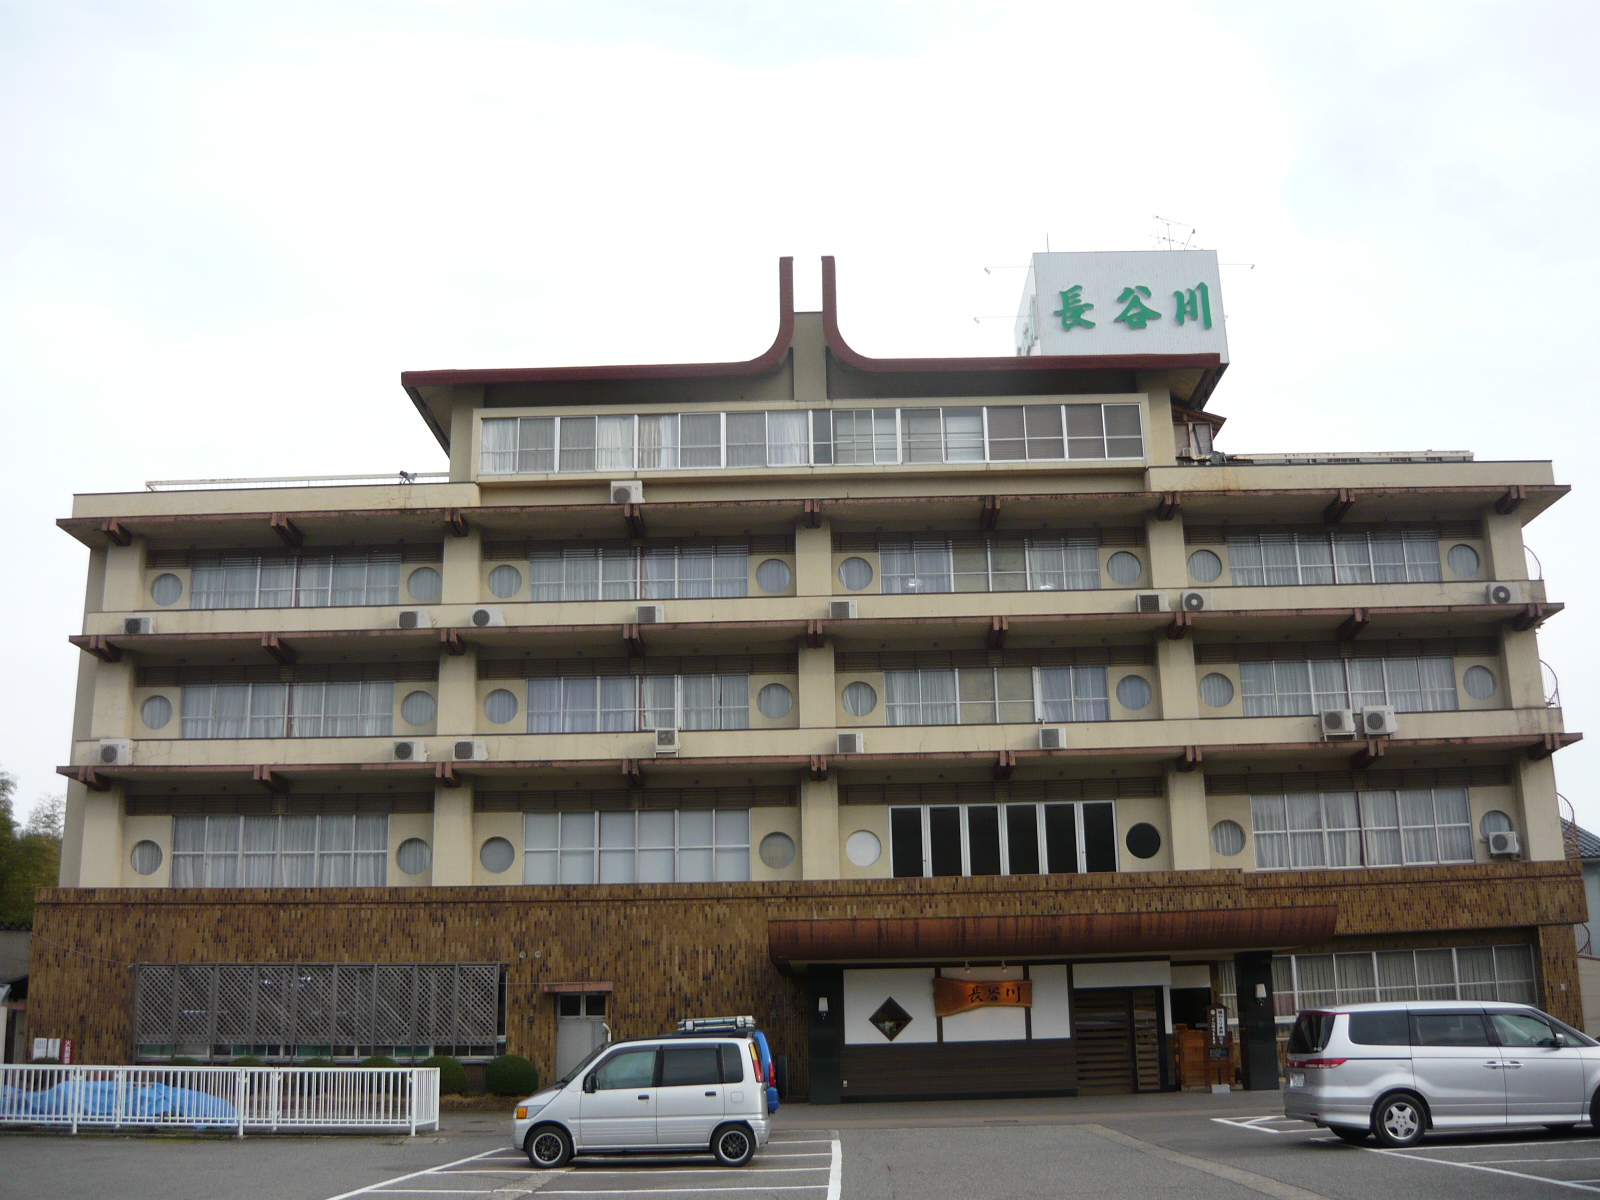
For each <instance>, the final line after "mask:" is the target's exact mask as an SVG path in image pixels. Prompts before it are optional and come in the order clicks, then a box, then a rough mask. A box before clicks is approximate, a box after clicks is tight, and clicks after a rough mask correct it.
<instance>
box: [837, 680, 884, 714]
mask: <svg viewBox="0 0 1600 1200" xmlns="http://www.w3.org/2000/svg"><path fill="white" fill-rule="evenodd" d="M877 707H878V693H877V692H875V691H873V690H872V685H871V684H870V683H864V682H862V681H861V680H859V679H858V680H856V681H855V682H854V683H851V684H847V685H846V686H845V689H844V710H845V712H847V713H849V714H850V715H851V716H852V717H864V716H866V715H867V714H869V713H870V712H871V711H872V710H873V709H875V708H877Z"/></svg>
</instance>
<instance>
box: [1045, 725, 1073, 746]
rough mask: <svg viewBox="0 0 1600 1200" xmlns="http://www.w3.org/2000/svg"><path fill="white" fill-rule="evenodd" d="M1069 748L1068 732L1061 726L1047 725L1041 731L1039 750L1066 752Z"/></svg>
mask: <svg viewBox="0 0 1600 1200" xmlns="http://www.w3.org/2000/svg"><path fill="white" fill-rule="evenodd" d="M1066 748H1067V731H1066V730H1065V729H1064V728H1062V727H1061V726H1060V725H1045V726H1042V727H1041V728H1040V730H1039V749H1041V750H1065V749H1066Z"/></svg>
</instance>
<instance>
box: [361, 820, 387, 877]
mask: <svg viewBox="0 0 1600 1200" xmlns="http://www.w3.org/2000/svg"><path fill="white" fill-rule="evenodd" d="M388 878H389V818H388V816H387V815H386V814H383V813H359V814H357V816H356V845H355V886H356V887H382V886H383V885H384V884H385V883H387V882H388Z"/></svg>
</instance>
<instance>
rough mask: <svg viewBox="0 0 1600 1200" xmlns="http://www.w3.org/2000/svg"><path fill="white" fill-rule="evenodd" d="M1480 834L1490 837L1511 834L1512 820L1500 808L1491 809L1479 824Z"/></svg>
mask: <svg viewBox="0 0 1600 1200" xmlns="http://www.w3.org/2000/svg"><path fill="white" fill-rule="evenodd" d="M1478 832H1479V833H1481V834H1483V836H1484V837H1488V836H1489V835H1490V834H1491V833H1510V832H1511V818H1510V817H1509V816H1507V815H1506V814H1505V813H1503V812H1501V811H1500V810H1499V809H1498V808H1491V809H1490V810H1489V811H1488V812H1486V813H1484V814H1483V818H1482V820H1480V821H1479V822H1478Z"/></svg>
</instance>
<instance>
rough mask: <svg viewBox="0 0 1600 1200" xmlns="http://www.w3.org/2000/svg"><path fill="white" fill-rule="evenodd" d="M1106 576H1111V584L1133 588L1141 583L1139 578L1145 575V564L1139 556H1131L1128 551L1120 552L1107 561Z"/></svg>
mask: <svg viewBox="0 0 1600 1200" xmlns="http://www.w3.org/2000/svg"><path fill="white" fill-rule="evenodd" d="M1106 574H1107V575H1109V576H1111V582H1112V583H1117V584H1121V585H1122V586H1123V587H1131V586H1133V585H1134V584H1136V583H1138V582H1139V576H1141V575H1143V574H1144V564H1143V563H1142V562H1140V561H1139V558H1138V556H1137V555H1134V554H1129V553H1128V552H1127V551H1126V550H1118V551H1117V552H1116V553H1115V554H1113V555H1112V556H1111V557H1110V558H1108V559H1106Z"/></svg>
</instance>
